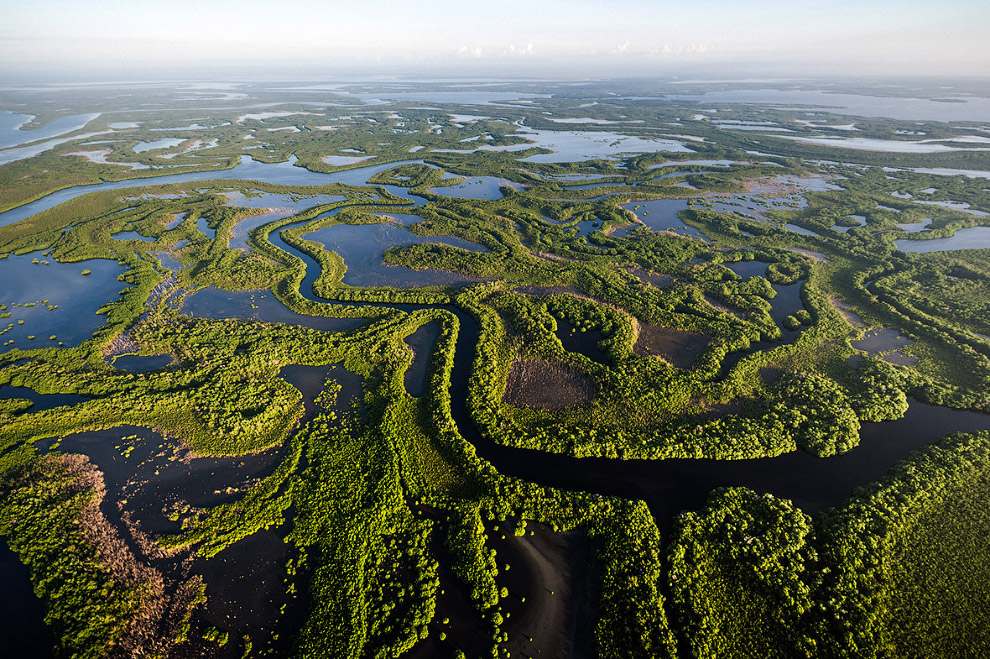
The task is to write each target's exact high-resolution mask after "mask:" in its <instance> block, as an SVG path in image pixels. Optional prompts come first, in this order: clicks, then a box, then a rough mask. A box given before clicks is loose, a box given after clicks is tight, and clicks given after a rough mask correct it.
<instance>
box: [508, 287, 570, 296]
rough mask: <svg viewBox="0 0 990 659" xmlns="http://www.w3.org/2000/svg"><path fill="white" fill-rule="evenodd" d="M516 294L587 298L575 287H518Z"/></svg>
mask: <svg viewBox="0 0 990 659" xmlns="http://www.w3.org/2000/svg"><path fill="white" fill-rule="evenodd" d="M512 290H513V291H514V292H516V293H524V294H526V295H563V294H569V295H574V296H576V297H587V296H585V294H584V291H582V290H581V289H580V288H575V287H574V286H517V287H516V288H513V289H512Z"/></svg>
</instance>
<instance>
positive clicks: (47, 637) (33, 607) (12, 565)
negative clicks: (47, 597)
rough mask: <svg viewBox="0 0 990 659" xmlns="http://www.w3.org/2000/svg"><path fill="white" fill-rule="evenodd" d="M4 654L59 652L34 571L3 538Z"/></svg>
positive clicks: (39, 657)
mask: <svg viewBox="0 0 990 659" xmlns="http://www.w3.org/2000/svg"><path fill="white" fill-rule="evenodd" d="M0 584H3V597H2V598H0V639H2V640H0V643H2V650H0V654H2V655H3V656H5V657H11V658H13V657H17V658H18V659H50V658H51V657H54V656H55V653H54V652H53V648H54V647H55V635H54V634H53V633H52V630H51V628H49V627H48V625H46V624H45V604H44V602H43V601H42V600H40V599H39V598H38V596H37V595H35V594H34V589H33V587H32V586H31V573H30V571H29V570H28V567H27V566H26V565H24V564H23V563H21V561H20V559H18V558H17V554H15V553H14V552H13V551H11V549H10V547H8V546H7V542H6V540H3V539H2V538H0Z"/></svg>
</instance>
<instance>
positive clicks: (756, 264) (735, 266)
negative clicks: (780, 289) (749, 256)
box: [722, 261, 769, 279]
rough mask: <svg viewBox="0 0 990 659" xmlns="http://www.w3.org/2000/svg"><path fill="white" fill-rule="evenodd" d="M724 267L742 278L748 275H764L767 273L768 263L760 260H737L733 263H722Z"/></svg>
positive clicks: (746, 277)
mask: <svg viewBox="0 0 990 659" xmlns="http://www.w3.org/2000/svg"><path fill="white" fill-rule="evenodd" d="M722 265H724V266H725V267H726V268H728V269H729V270H732V272H734V273H736V274H737V275H739V276H740V277H742V278H743V279H749V278H750V277H756V276H760V277H762V276H764V275H766V274H767V267H768V266H769V264H768V263H763V262H762V261H737V262H735V263H723V264H722Z"/></svg>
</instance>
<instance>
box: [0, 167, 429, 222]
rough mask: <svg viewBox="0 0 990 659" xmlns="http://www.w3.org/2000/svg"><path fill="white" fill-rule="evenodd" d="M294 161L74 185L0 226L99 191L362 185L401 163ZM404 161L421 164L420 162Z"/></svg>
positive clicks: (13, 213) (402, 192)
mask: <svg viewBox="0 0 990 659" xmlns="http://www.w3.org/2000/svg"><path fill="white" fill-rule="evenodd" d="M295 162H296V158H295V157H294V156H293V157H292V158H290V159H289V160H287V161H286V162H281V163H273V164H269V163H262V162H258V161H256V160H252V159H251V158H250V157H249V156H242V157H241V162H240V163H239V164H238V165H237V166H236V167H234V168H233V169H225V170H219V171H218V170H210V171H205V172H186V173H184V174H170V175H166V176H155V177H151V178H139V179H129V180H126V181H110V182H104V183H94V184H92V185H77V186H73V187H71V188H66V189H64V190H59V191H57V192H52V193H51V194H48V195H45V196H44V197H42V198H41V199H38V200H36V201H33V202H31V203H28V204H24V205H22V206H18V207H17V208H13V209H11V210H8V211H6V212H4V213H0V226H5V225H7V224H12V223H14V222H19V221H20V220H23V219H25V218H28V217H31V216H32V215H35V214H37V213H40V212H41V211H44V210H48V209H49V208H54V207H55V206H58V205H59V204H62V203H65V202H66V201H69V200H70V199H75V198H76V197H80V196H82V195H84V194H88V193H90V192H97V191H102V190H122V189H127V188H140V187H146V186H150V185H166V184H171V183H187V182H190V181H212V180H220V179H231V180H237V181H261V182H263V183H272V184H276V185H296V186H314V185H327V184H329V183H345V184H348V185H366V184H367V180H368V179H369V178H371V177H372V176H374V175H375V174H377V173H378V172H381V171H384V170H386V169H391V168H392V167H395V166H396V165H400V164H403V163H401V162H394V163H385V164H380V165H372V166H370V167H359V168H355V169H348V170H344V171H341V172H335V173H333V174H321V173H318V172H311V171H309V170H308V169H304V168H302V167H296V166H294V164H293V163H295ZM404 162H413V163H421V162H422V161H404ZM382 187H385V188H386V189H387V190H388V191H389V192H391V193H392V194H394V195H396V196H399V197H401V198H403V199H407V200H409V201H412V202H413V203H415V204H417V205H420V204H423V203H425V200H424V199H422V198H420V197H414V196H412V195H410V194H409V191H408V190H407V189H405V188H401V187H398V186H394V185H389V186H382Z"/></svg>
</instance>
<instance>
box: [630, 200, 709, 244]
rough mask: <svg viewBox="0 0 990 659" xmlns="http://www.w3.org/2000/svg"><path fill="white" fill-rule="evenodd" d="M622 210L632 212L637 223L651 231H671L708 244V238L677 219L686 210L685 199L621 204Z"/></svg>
mask: <svg viewBox="0 0 990 659" xmlns="http://www.w3.org/2000/svg"><path fill="white" fill-rule="evenodd" d="M621 206H622V208H624V209H626V210H628V211H632V212H633V213H634V214H635V215H636V217H638V218H639V221H640V222H642V223H643V224H645V225H646V226H647V227H649V228H650V229H652V230H653V231H671V232H673V233H677V234H679V235H683V236H690V237H692V238H698V239H699V240H703V241H705V242H708V238H707V237H706V236H705V234H703V233H702V232H701V230H700V229H696V228H695V227H692V226H689V225H687V224H685V223H684V220H682V219H681V218H680V217H679V213H680V212H681V211H686V210H687V209H688V200H687V199H654V200H652V201H638V202H630V203H628V204H622V205H621Z"/></svg>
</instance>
